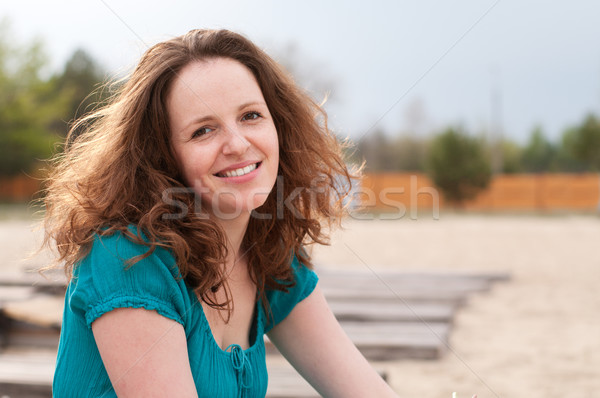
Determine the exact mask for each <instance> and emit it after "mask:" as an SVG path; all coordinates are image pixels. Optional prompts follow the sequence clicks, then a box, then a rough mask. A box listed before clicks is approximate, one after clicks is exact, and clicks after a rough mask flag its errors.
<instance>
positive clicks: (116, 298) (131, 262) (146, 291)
mask: <svg viewBox="0 0 600 398" xmlns="http://www.w3.org/2000/svg"><path fill="white" fill-rule="evenodd" d="M130 232H131V233H130ZM138 238H141V240H140V239H138ZM186 300H187V287H186V284H185V282H184V280H183V278H181V275H180V273H179V269H178V267H177V265H176V262H175V259H174V257H173V256H172V255H171V254H170V252H168V251H167V250H166V249H164V248H162V247H154V248H151V247H150V246H149V245H148V242H147V239H145V237H144V236H143V235H142V234H141V233H139V232H138V231H137V228H136V227H128V228H127V231H118V232H111V233H108V232H107V233H103V232H100V233H97V234H96V235H95V236H94V240H93V243H92V247H91V249H90V251H89V253H88V254H87V255H86V256H85V257H84V258H83V259H82V260H81V261H80V262H79V264H78V265H77V266H76V267H75V269H74V271H73V280H72V281H71V286H70V288H69V303H70V307H71V308H72V309H73V310H74V311H75V312H77V313H81V314H82V316H84V317H85V319H86V322H87V324H88V325H91V323H92V322H93V321H94V320H95V319H96V318H98V317H99V316H101V315H102V314H103V313H106V312H108V311H111V310H113V309H115V308H121V307H133V308H139V307H143V308H146V309H149V310H156V311H158V312H159V313H160V314H162V315H165V316H167V317H168V318H171V319H174V320H176V321H177V322H180V323H183V314H185V311H186V310H185V309H186V305H188V304H187V301H186Z"/></svg>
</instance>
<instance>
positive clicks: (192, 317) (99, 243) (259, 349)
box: [52, 233, 317, 398]
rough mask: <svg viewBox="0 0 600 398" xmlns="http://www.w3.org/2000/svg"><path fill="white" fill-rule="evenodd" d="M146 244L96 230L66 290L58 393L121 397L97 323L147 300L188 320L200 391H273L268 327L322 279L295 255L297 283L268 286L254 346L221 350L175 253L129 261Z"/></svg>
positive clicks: (215, 394) (215, 395)
mask: <svg viewBox="0 0 600 398" xmlns="http://www.w3.org/2000/svg"><path fill="white" fill-rule="evenodd" d="M146 251H147V247H146V246H143V245H139V244H136V243H133V242H131V240H129V239H127V238H126V237H125V236H124V235H122V234H119V233H117V234H114V235H111V236H103V237H99V236H97V237H96V238H95V241H94V243H93V246H92V249H91V251H90V253H89V254H88V255H87V256H86V257H85V258H84V259H83V260H82V261H81V262H80V263H79V264H78V265H77V267H75V270H74V278H73V279H72V280H71V282H70V284H69V286H68V288H67V293H66V296H65V307H64V313H63V323H62V330H61V334H60V342H59V346H58V356H57V359H56V370H55V373H54V381H53V386H52V389H53V396H54V397H57V398H64V397H77V398H81V397H103V398H109V397H116V394H115V391H114V389H113V387H112V385H111V382H110V379H109V377H108V374H107V373H106V369H105V368H104V365H103V363H102V359H101V357H100V353H99V352H98V347H97V346H96V342H95V340H94V336H93V334H92V329H91V325H92V322H94V320H96V319H97V318H98V317H100V316H101V315H102V314H104V313H106V312H108V311H111V310H113V309H115V308H122V307H130V308H145V309H148V310H156V311H157V312H158V313H159V314H161V315H163V316H165V317H167V318H169V319H172V320H174V321H176V322H179V323H180V324H181V325H183V328H184V330H185V335H186V338H187V348H188V356H189V361H190V366H191V370H192V374H193V376H194V382H195V384H196V389H197V391H198V395H199V396H200V397H207V398H208V397H210V398H220V397H222V398H232V397H244V398H254V397H264V396H265V394H266V391H267V381H268V376H267V368H266V364H265V344H264V338H263V335H264V333H266V332H268V331H269V330H270V329H271V328H272V327H273V326H275V325H276V324H278V323H279V322H281V321H282V320H283V319H284V318H285V317H286V316H287V315H288V314H289V313H290V312H291V311H292V309H293V308H294V306H295V305H296V304H297V303H298V302H300V301H301V300H303V299H304V298H306V297H307V296H308V295H309V294H310V293H311V292H312V291H313V290H314V288H315V286H316V284H317V276H316V274H315V273H314V272H313V271H311V270H309V269H308V268H306V267H305V266H303V265H301V264H300V263H299V262H298V260H297V259H296V257H294V258H293V261H292V263H291V266H292V268H293V271H294V277H295V281H296V285H295V286H294V287H293V288H291V289H289V291H288V292H287V293H284V292H281V291H275V290H272V291H268V292H267V299H268V301H269V305H270V307H271V312H272V314H271V316H269V317H267V316H266V315H265V312H264V311H263V308H262V305H260V303H259V302H257V305H256V311H255V319H254V321H253V322H254V324H253V328H252V329H253V330H255V331H256V333H252V336H255V337H253V341H252V342H251V346H250V347H249V348H248V349H246V350H243V349H242V348H241V347H240V346H239V345H237V344H233V345H231V346H229V347H228V348H227V350H222V349H221V348H220V347H219V346H218V345H217V343H216V341H215V340H214V338H213V335H212V332H211V330H210V327H209V324H208V321H207V319H206V317H205V315H204V311H203V310H202V305H200V303H199V301H198V298H197V296H196V294H195V293H194V291H193V290H192V289H191V288H190V287H189V286H187V284H186V283H185V281H184V280H183V279H182V278H179V276H180V274H179V269H178V268H177V265H176V263H175V259H174V257H173V256H172V255H171V253H170V252H169V251H168V250H166V249H163V248H156V250H155V251H154V253H152V254H151V255H150V256H149V257H147V258H145V259H143V260H141V261H140V262H138V263H136V264H135V265H133V266H131V267H130V268H129V269H127V270H126V269H125V266H126V264H125V261H126V260H128V259H130V258H132V257H135V256H138V255H140V254H143V253H145V252H146Z"/></svg>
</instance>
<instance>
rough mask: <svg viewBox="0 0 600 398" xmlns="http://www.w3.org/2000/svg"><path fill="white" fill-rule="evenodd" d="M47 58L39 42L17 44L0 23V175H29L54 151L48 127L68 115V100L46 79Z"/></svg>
mask: <svg viewBox="0 0 600 398" xmlns="http://www.w3.org/2000/svg"><path fill="white" fill-rule="evenodd" d="M46 65H47V57H46V55H45V53H44V51H43V45H42V43H41V42H40V41H39V40H34V41H32V42H31V43H26V44H20V43H17V42H16V40H14V39H13V38H12V37H11V35H10V29H9V23H8V22H7V21H6V20H3V21H2V22H1V23H0V175H3V176H13V175H16V174H19V173H21V172H29V171H31V170H32V168H33V167H34V165H35V164H36V163H38V162H39V160H41V159H45V158H47V157H48V156H49V155H50V154H51V153H52V150H53V144H54V143H55V142H56V140H57V137H56V136H54V135H52V134H51V133H49V132H48V126H49V125H50V124H51V122H52V120H54V118H55V117H56V115H57V114H59V115H60V114H62V113H64V105H65V101H64V98H62V97H60V96H58V97H55V96H54V95H52V94H53V91H54V90H53V87H52V85H51V84H49V83H48V81H46V80H44V79H43V72H44V68H45V67H46Z"/></svg>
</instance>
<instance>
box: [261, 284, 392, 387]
mask: <svg viewBox="0 0 600 398" xmlns="http://www.w3.org/2000/svg"><path fill="white" fill-rule="evenodd" d="M268 336H269V339H271V341H272V342H273V343H274V344H275V345H276V346H277V348H278V349H279V351H281V353H282V354H283V355H284V356H285V357H286V358H287V360H288V361H289V362H290V363H291V364H292V365H293V366H294V367H295V368H296V369H297V370H298V372H299V373H300V374H301V375H302V376H303V377H304V378H305V379H306V380H308V382H309V383H310V384H311V385H312V386H313V387H314V388H315V389H316V390H317V391H318V392H319V393H320V394H321V395H323V396H324V397H327V398H337V397H340V398H341V397H343V398H351V397H360V398H368V397H373V398H385V397H397V395H396V394H395V393H394V392H393V391H392V389H391V388H390V387H389V386H388V385H387V384H386V382H385V381H384V380H383V379H382V378H381V377H380V376H379V375H378V374H377V372H375V370H374V369H373V368H372V367H371V365H370V364H369V363H368V362H367V360H366V359H365V358H364V357H363V356H362V354H361V353H360V352H359V351H358V349H357V348H356V347H355V346H354V344H353V343H352V341H351V340H350V338H348V336H347V335H346V333H344V331H343V330H342V328H341V327H340V324H339V323H338V321H337V320H336V319H335V317H334V315H333V313H332V312H331V310H330V309H329V306H328V305H327V302H326V301H325V297H324V296H323V293H322V291H321V289H320V288H319V286H318V285H317V287H316V288H315V290H314V291H313V292H312V293H311V294H310V295H309V296H308V297H307V298H305V299H304V300H302V301H301V302H299V303H298V304H297V305H296V306H295V307H294V309H293V310H292V312H290V314H289V315H288V316H287V317H286V318H285V319H284V320H283V321H281V322H280V323H279V324H278V325H276V326H275V327H274V328H273V329H272V330H271V331H270V332H269V333H268Z"/></svg>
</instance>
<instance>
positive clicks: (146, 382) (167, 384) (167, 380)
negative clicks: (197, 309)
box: [92, 308, 198, 398]
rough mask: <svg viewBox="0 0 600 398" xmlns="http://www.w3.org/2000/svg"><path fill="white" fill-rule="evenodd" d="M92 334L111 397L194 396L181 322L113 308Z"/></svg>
mask: <svg viewBox="0 0 600 398" xmlns="http://www.w3.org/2000/svg"><path fill="white" fill-rule="evenodd" d="M92 331H93V333H94V338H95V339H96V344H97V345H98V350H99V351H100V355H101V357H102V361H103V362H104V366H105V368H106V371H107V372H108V376H109V377H110V381H111V383H112V385H113V388H114V389H115V392H116V394H117V395H118V396H119V397H120V398H121V397H126V398H129V397H144V398H146V397H177V398H179V397H186V398H187V397H194V398H196V397H198V394H197V392H196V387H195V385H194V379H193V377H192V372H191V369H190V363H189V358H188V352H187V341H186V337H185V331H184V329H183V327H182V326H181V324H179V323H177V322H175V321H173V320H171V319H168V318H166V317H164V316H162V315H159V314H158V313H157V312H156V311H148V310H145V309H143V308H118V309H114V310H112V311H110V312H107V313H106V314H104V315H102V316H101V317H100V318H98V319H97V320H95V321H94V322H93V323H92Z"/></svg>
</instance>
